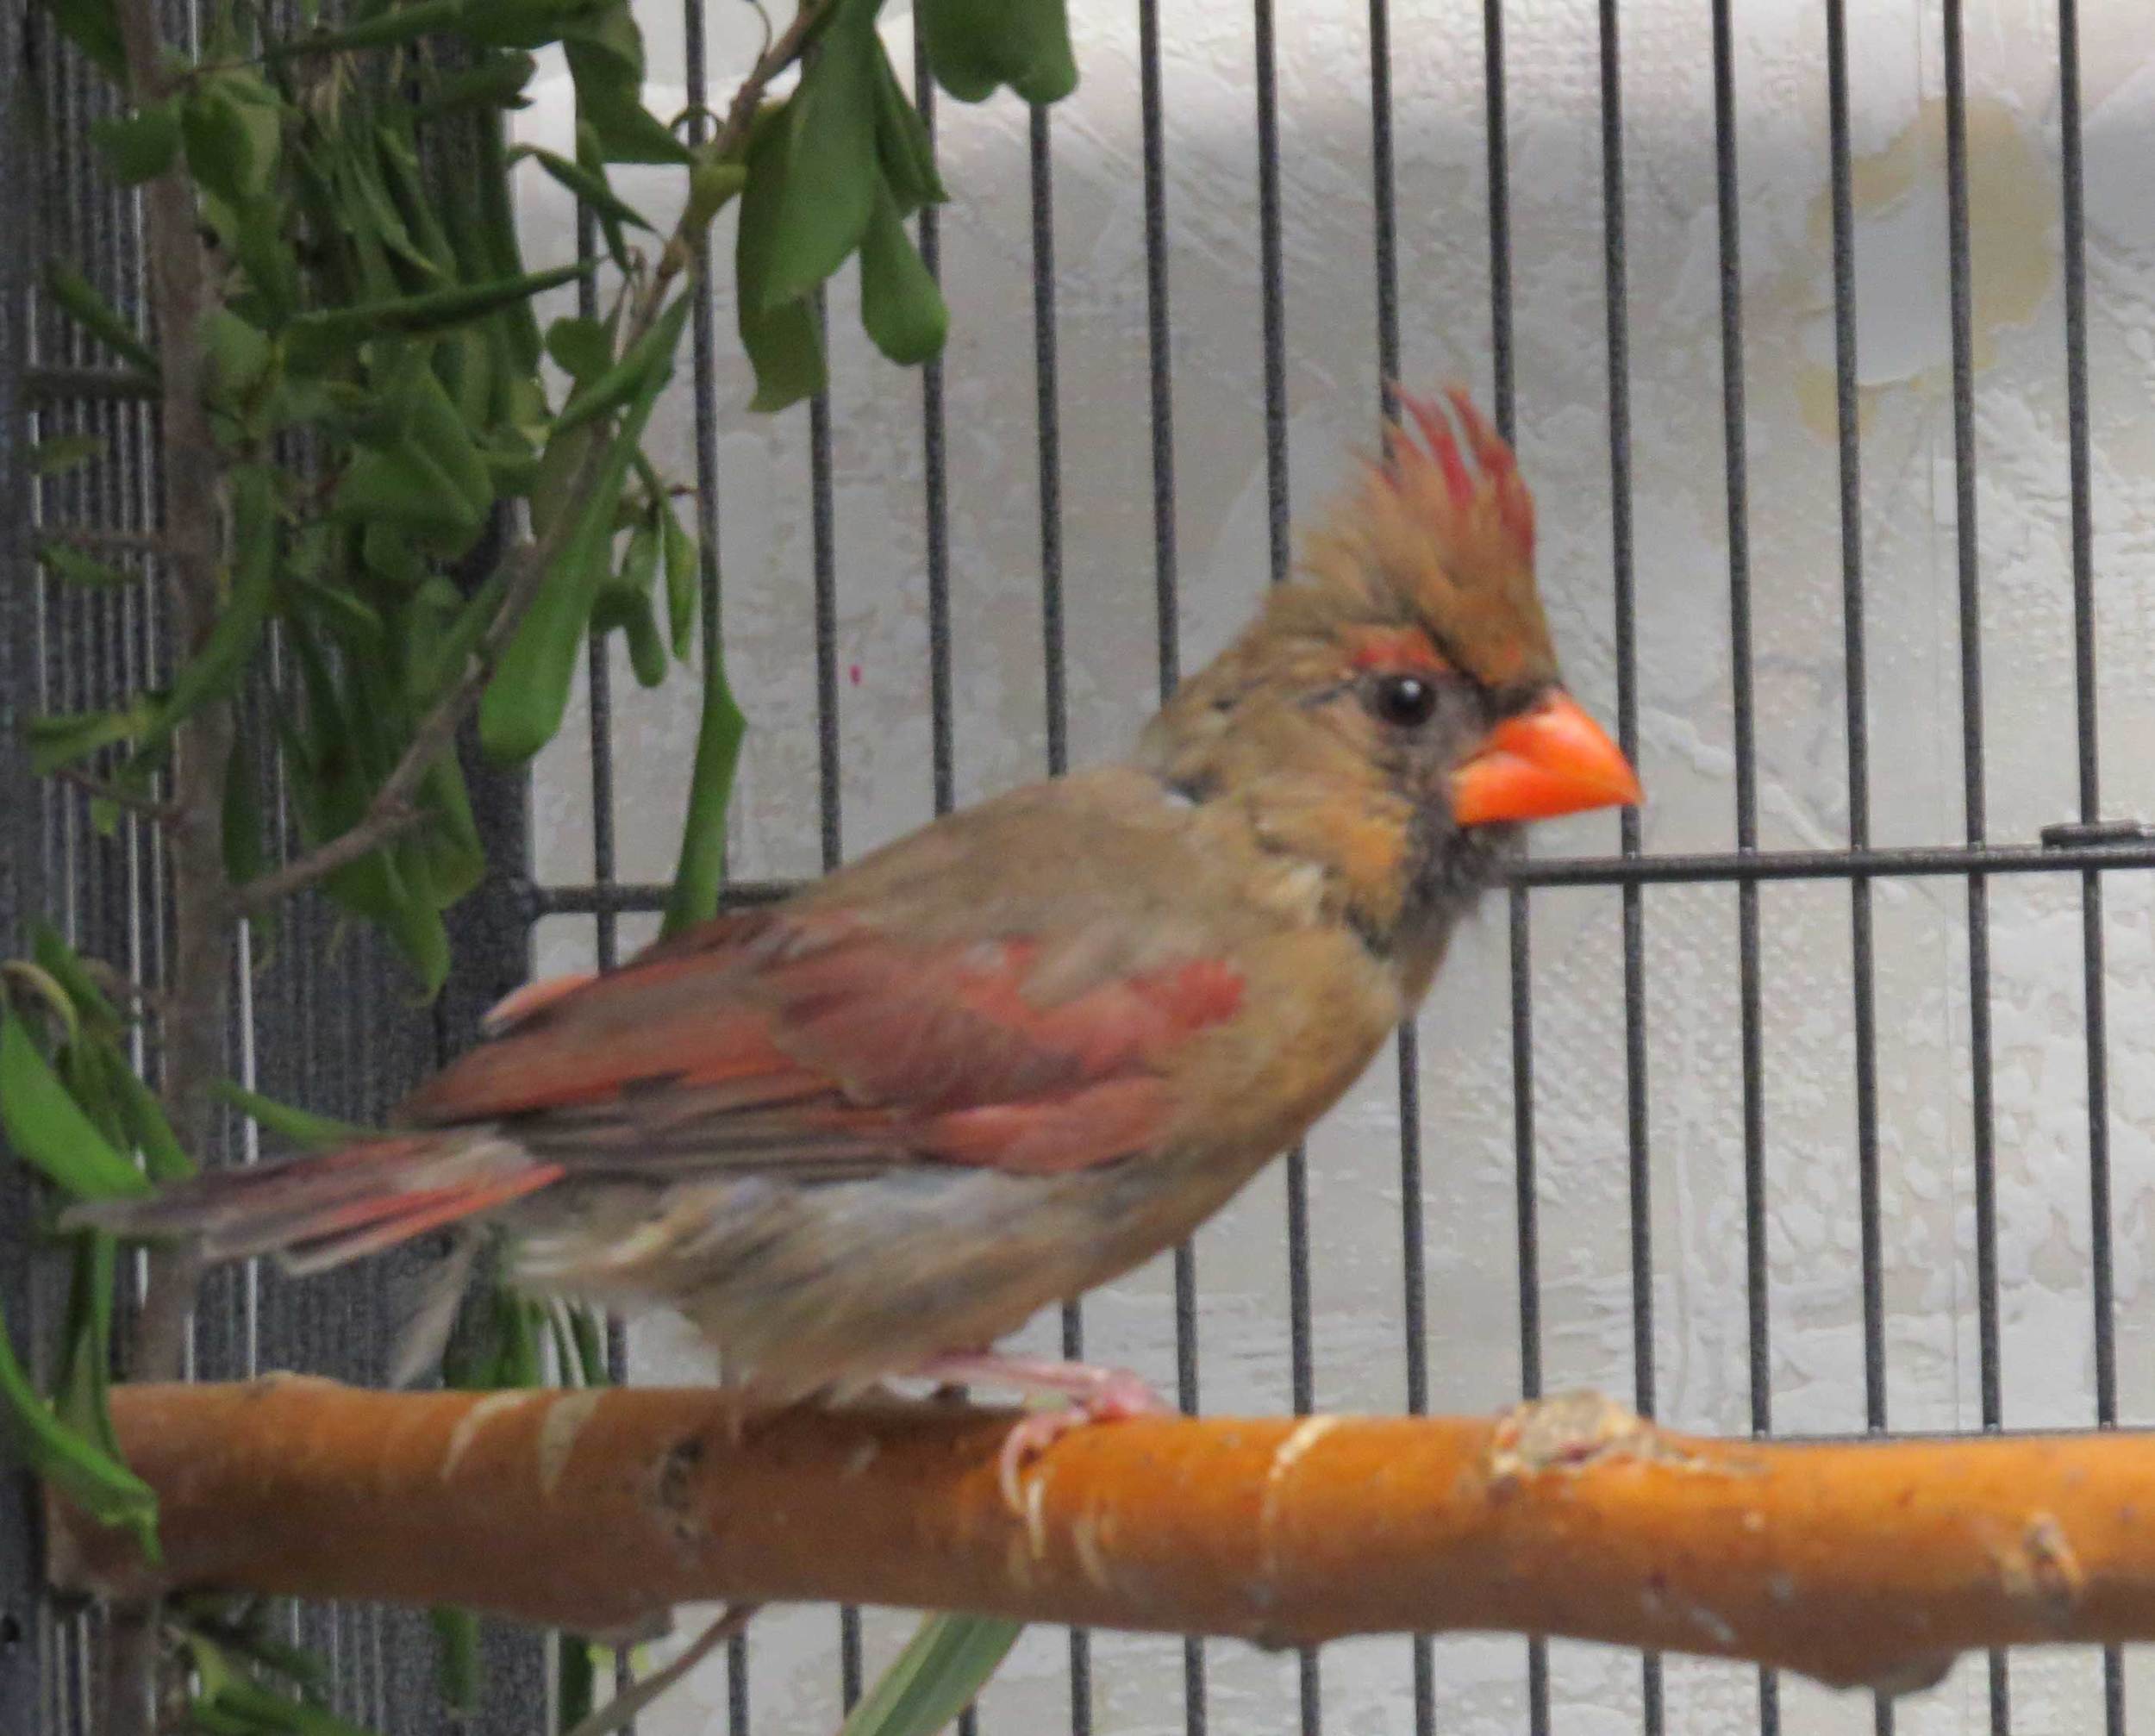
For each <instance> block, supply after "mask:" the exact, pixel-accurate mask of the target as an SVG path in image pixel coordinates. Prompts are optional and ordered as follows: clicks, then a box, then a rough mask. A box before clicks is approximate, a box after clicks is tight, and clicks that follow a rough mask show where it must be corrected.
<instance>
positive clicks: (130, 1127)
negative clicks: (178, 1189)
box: [112, 1051, 195, 1188]
mask: <svg viewBox="0 0 2155 1736" xmlns="http://www.w3.org/2000/svg"><path fill="white" fill-rule="evenodd" d="M112 1060H113V1064H114V1065H113V1067H112V1083H113V1087H114V1090H113V1095H114V1096H116V1098H117V1099H118V1108H119V1110H120V1121H121V1124H122V1126H123V1127H125V1128H126V1129H127V1133H128V1138H129V1139H130V1140H134V1146H135V1149H136V1150H138V1151H139V1152H141V1153H142V1165H143V1167H144V1168H145V1169H147V1171H149V1177H150V1179H151V1181H153V1182H154V1183H156V1184H157V1185H158V1186H159V1187H160V1188H161V1187H167V1186H170V1185H171V1184H172V1183H174V1182H184V1181H185V1180H186V1179H187V1178H188V1177H190V1176H191V1175H193V1174H194V1173H195V1160H194V1159H193V1158H191V1157H189V1156H188V1155H187V1152H186V1149H185V1148H184V1146H181V1144H180V1143H179V1135H178V1134H177V1133H174V1132H173V1131H172V1123H171V1122H170V1121H167V1120H166V1117H165V1106H164V1105H163V1104H162V1103H160V1102H158V1101H157V1094H156V1093H155V1092H154V1091H153V1090H150V1088H149V1087H148V1086H147V1085H146V1084H144V1083H142V1076H141V1074H140V1073H138V1072H136V1071H134V1068H132V1067H130V1066H129V1065H128V1064H127V1062H126V1060H125V1059H124V1058H122V1056H121V1055H120V1054H119V1053H118V1052H116V1051H115V1052H113V1055H112Z"/></svg>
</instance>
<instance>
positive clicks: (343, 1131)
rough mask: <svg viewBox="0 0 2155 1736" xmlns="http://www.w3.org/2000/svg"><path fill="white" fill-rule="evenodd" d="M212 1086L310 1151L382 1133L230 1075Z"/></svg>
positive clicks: (263, 1124)
mask: <svg viewBox="0 0 2155 1736" xmlns="http://www.w3.org/2000/svg"><path fill="white" fill-rule="evenodd" d="M210 1090H212V1091H214V1092H215V1094H216V1095H217V1096H219V1097H221V1098H222V1099H223V1100H224V1101H225V1102H228V1103H229V1104H231V1105H232V1107H233V1108H235V1109H237V1110H238V1111H239V1112H240V1114H241V1115H245V1116H246V1117H247V1119H248V1120H249V1121H253V1122H254V1123H255V1124H256V1125H257V1126H258V1127H262V1128H263V1129H265V1131H267V1132H269V1133H274V1134H276V1135H277V1137H278V1138H279V1139H281V1140H287V1141H289V1142H290V1144H292V1145H295V1146H303V1147H304V1148H305V1149H307V1150H309V1151H325V1152H326V1151H333V1150H334V1149H335V1148H336V1147H338V1146H349V1145H353V1144H357V1143H359V1142H362V1141H364V1140H377V1139H379V1138H380V1137H381V1134H380V1133H379V1132H378V1130H377V1129H375V1128H373V1127H361V1126H359V1123H358V1122H356V1121H338V1120H336V1119H335V1118H334V1117H333V1116H329V1115H315V1114H313V1113H312V1112H311V1111H309V1110H307V1109H296V1108H293V1107H292V1106H291V1105H290V1103H280V1102H278V1101H277V1100H276V1099H275V1098H274V1097H265V1096H262V1095H261V1094H260V1093H259V1092H257V1091H250V1090H247V1088H246V1087H245V1086H244V1085H240V1084H237V1083H234V1082H233V1081H232V1080H230V1079H220V1080H218V1081H217V1082H216V1083H215V1084H214V1085H212V1086H211V1087H210Z"/></svg>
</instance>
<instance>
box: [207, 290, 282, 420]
mask: <svg viewBox="0 0 2155 1736" xmlns="http://www.w3.org/2000/svg"><path fill="white" fill-rule="evenodd" d="M203 347H204V348H205V349H206V350H207V351H208V352H209V361H210V365H211V366H212V367H213V368H214V369H215V378H216V384H217V387H218V389H219V390H222V391H224V392H227V393H228V394H230V395H231V397H233V398H234V399H239V398H244V397H247V396H248V395H249V394H250V393H252V392H253V390H254V389H255V388H256V387H257V386H259V385H260V384H262V381H263V378H264V377H265V376H266V375H267V374H268V372H269V371H270V364H271V363H272V361H273V360H274V359H276V352H275V350H274V349H273V348H272V346H271V344H270V340H269V339H268V337H267V336H266V335H265V334H264V333H262V332H260V331H259V330H257V329H256V328H254V327H253V326H252V325H250V324H248V323H247V321H245V320H243V319H241V318H240V316H239V315H237V314H235V313H234V312H233V311H232V310H231V309H229V308H219V309H216V310H215V312H213V313H212V314H211V315H209V318H208V319H207V320H205V321H203Z"/></svg>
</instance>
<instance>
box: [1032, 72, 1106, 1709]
mask: <svg viewBox="0 0 2155 1736" xmlns="http://www.w3.org/2000/svg"><path fill="white" fill-rule="evenodd" d="M1027 158H1028V165H1029V166H1030V169H1031V172H1032V206H1033V414H1034V430H1035V434H1036V438H1037V451H1038V453H1039V466H1040V474H1039V485H1040V670H1041V677H1042V684H1041V703H1042V706H1043V709H1044V710H1045V714H1046V726H1047V775H1048V776H1049V777H1061V776H1062V775H1063V774H1064V773H1065V771H1069V770H1070V684H1069V653H1068V647H1067V644H1066V641H1065V632H1064V608H1063V423H1062V379H1061V372H1060V369H1059V365H1058V361H1057V348H1056V331H1055V153H1054V139H1053V132H1052V131H1051V129H1050V126H1049V122H1048V111H1047V109H1046V108H1044V107H1042V106H1041V105H1040V104H1038V103H1035V104H1034V107H1033V110H1032V113H1031V115H1030V116H1028V134H1027ZM1062 1334H1063V1338H1062V1343H1063V1358H1064V1360H1065V1361H1066V1362H1080V1361H1083V1360H1084V1354H1085V1320H1084V1306H1083V1304H1082V1303H1080V1302H1077V1301H1075V1300H1072V1301H1070V1302H1065V1303H1064V1304H1063V1309H1062ZM1091 1726H1092V1647H1091V1641H1090V1639H1089V1638H1088V1637H1087V1635H1086V1634H1085V1633H1084V1630H1082V1629H1080V1628H1075V1627H1073V1628H1071V1630H1070V1727H1071V1736H1083V1733H1084V1732H1086V1731H1089V1730H1090V1728H1091Z"/></svg>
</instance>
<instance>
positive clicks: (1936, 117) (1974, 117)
mask: <svg viewBox="0 0 2155 1736" xmlns="http://www.w3.org/2000/svg"><path fill="white" fill-rule="evenodd" d="M1967 130H1968V236H1969V262H1970V266H1971V282H1970V291H1971V293H1970V298H1969V299H1970V310H1971V316H1972V319H1971V336H1972V338H1973V340H1974V341H1973V346H1972V355H1973V359H1974V364H1975V366H1976V368H1977V371H1978V372H1980V371H1982V370H1983V369H1985V368H1988V367H1989V366H1990V365H1992V364H1993V363H1995V362H1996V359H1997V353H1998V340H1999V336H2000V334H2002V333H2003V332H2005V331H2006V330H2007V329H2008V328H2013V327H2018V326H2025V325H2027V324H2028V323H2029V322H2031V321H2032V320H2033V319H2034V317H2035V315H2036V314H2037V312H2038V310H2039V309H2040V308H2041V307H2042V305H2043V303H2044V302H2045V300H2046V298H2047V297H2049V295H2050V292H2051V288H2052V284H2054V283H2055V282H2056V281H2057V278H2058V251H2057V242H2056V232H2057V223H2058V177H2057V173H2056V170H2055V167H2054V165H2052V163H2051V161H2050V160H2049V159H2048V158H2047V156H2046V155H2045V154H2044V153H2042V151H2041V150H2040V149H2039V147H2038V143H2037V141H2035V140H2034V139H2033V137H2031V135H2030V134H2029V133H2028V131H2027V128H2025V127H2024V126H2023V125H2022V122H2021V118H2020V116H2019V115H2018V114H2017V113H2016V112H2015V111H2014V109H2012V108H2011V107H2009V106H2008V104H2006V103H2002V102H1999V101H1997V100H1996V98H1990V97H1971V99H1970V101H1969V103H1968V105H1967ZM1849 166H1850V169H1851V171H1852V188H1851V196H1852V197H1851V203H1852V206H1853V211H1854V218H1855V251H1856V278H1857V304H1858V314H1857V319H1858V341H1857V346H1856V365H1857V419H1858V425H1859V426H1860V425H1861V423H1862V422H1863V419H1864V415H1865V411H1866V410H1867V409H1869V408H1870V406H1871V403H1872V402H1874V401H1875V400H1876V398H1877V396H1878V395H1879V394H1880V393H1883V392H1886V391H1890V390H1895V389H1896V388H1897V387H1902V386H1907V385H1914V386H1915V387H1917V388H1918V389H1919V390H1929V391H1939V390H1948V389H1949V386H1948V382H1949V381H1950V378H1951V373H1952V338H1951V331H1952V314H1951V307H1950V303H1949V302H1948V300H1947V288H1946V285H1947V278H1946V249H1945V240H1946V231H1945V222H1946V104H1945V100H1944V98H1943V97H1933V98H1930V99H1928V100H1927V101H1926V102H1924V103H1923V104H1922V105H1921V107H1920V108H1919V109H1917V110H1916V112H1915V116H1913V117H1912V118H1911V119H1910V120H1909V122H1908V125H1907V126H1905V127H1903V128H1902V129H1901V131H1900V132H1899V133H1897V134H1896V135H1895V136H1894V138H1893V139H1892V141H1890V143H1888V144H1887V145H1886V146H1885V147H1884V148H1883V149H1882V150H1878V151H1873V152H1868V153H1864V154H1863V155H1860V156H1858V157H1857V158H1856V159H1854V160H1853V161H1852V163H1851V164H1850V165H1849ZM1806 227H1807V230H1808V239H1809V241H1810V243H1811V247H1812V250H1813V252H1812V257H1813V258H1815V259H1830V258H1831V257H1832V252H1833V205H1832V194H1831V190H1830V189H1829V188H1821V190H1819V192H1818V193H1817V194H1816V195H1815V197H1813V198H1812V200H1811V203H1810V205H1809V207H1808V210H1807V212H1806ZM1896 253H1898V254H1902V255H1904V256H1905V257H1902V258H1898V259H1896V257H1894V256H1895V255H1896ZM1806 276H1807V278H1808V282H1807V284H1806V285H1805V288H1806V290H1808V292H1809V293H1808V295H1807V296H1806V300H1807V302H1808V303H1809V304H1810V306H1811V308H1812V309H1814V310H1815V309H1818V308H1819V307H1820V306H1821V301H1820V297H1819V286H1820V284H1821V281H1823V283H1824V300H1823V303H1822V305H1823V307H1824V309H1825V310H1826V311H1825V315H1824V316H1825V318H1826V319H1827V321H1828V322H1830V321H1831V319H1832V317H1833V315H1832V311H1831V309H1832V286H1831V280H1830V275H1829V274H1827V273H1821V272H1808V273H1807V274H1806ZM1829 330H1830V326H1829ZM1826 348H1827V359H1826V360H1824V361H1821V360H1819V359H1816V358H1815V356H1813V355H1810V354H1808V353H1807V354H1806V355H1805V356H1804V357H1803V359H1802V361H1801V362H1800V364H1799V365H1798V368H1797V374H1796V401H1797V404H1798V407H1799V409H1800V412H1801V414H1802V418H1803V422H1804V425H1805V426H1806V427H1807V428H1809V429H1810V430H1811V431H1812V432H1813V433H1814V434H1817V435H1818V436H1819V437H1820V438H1821V440H1833V439H1835V438H1836V437H1837V429H1838V427H1839V419H1838V416H1837V414H1836V410H1835V406H1834V396H1833V362H1832V359H1831V353H1832V346H1831V341H1830V337H1829V340H1828V342H1827V347H1826Z"/></svg>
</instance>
